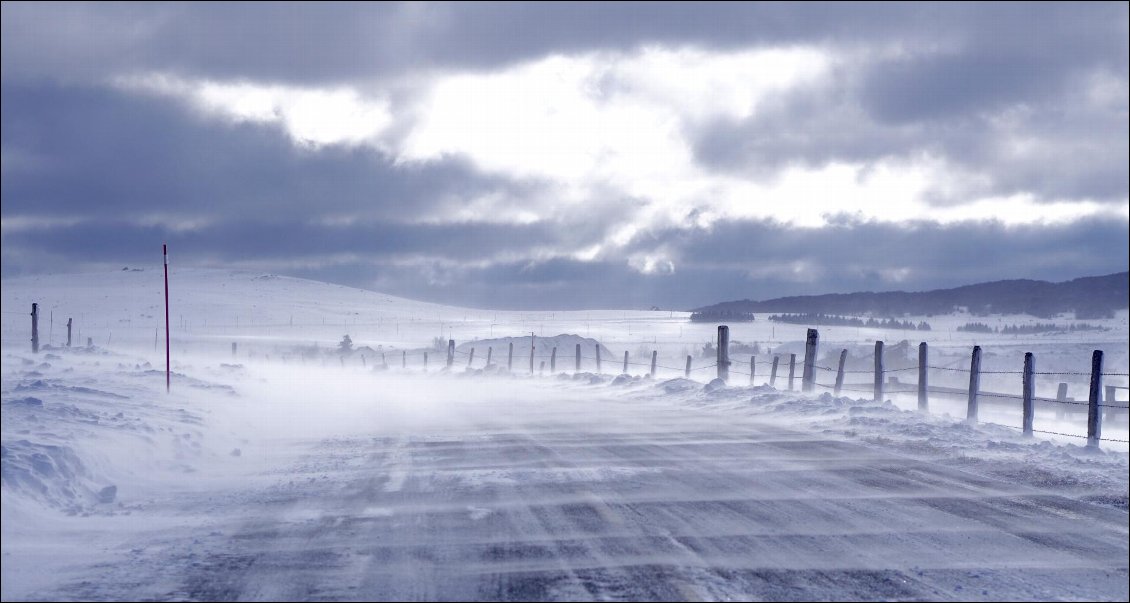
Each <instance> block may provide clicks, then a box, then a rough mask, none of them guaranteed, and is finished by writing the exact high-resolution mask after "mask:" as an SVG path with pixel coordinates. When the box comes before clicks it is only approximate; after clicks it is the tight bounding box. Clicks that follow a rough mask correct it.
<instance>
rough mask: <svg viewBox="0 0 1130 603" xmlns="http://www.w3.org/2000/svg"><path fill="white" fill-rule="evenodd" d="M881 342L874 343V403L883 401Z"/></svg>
mask: <svg viewBox="0 0 1130 603" xmlns="http://www.w3.org/2000/svg"><path fill="white" fill-rule="evenodd" d="M885 378H886V377H885V376H884V375H883V342H882V341H876V342H875V401H876V402H882V401H883V379H885Z"/></svg>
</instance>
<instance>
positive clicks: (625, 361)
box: [622, 350, 628, 375]
mask: <svg viewBox="0 0 1130 603" xmlns="http://www.w3.org/2000/svg"><path fill="white" fill-rule="evenodd" d="M622 374H624V375H627V374H628V350H624V371H623V373H622Z"/></svg>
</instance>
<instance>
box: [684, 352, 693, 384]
mask: <svg viewBox="0 0 1130 603" xmlns="http://www.w3.org/2000/svg"><path fill="white" fill-rule="evenodd" d="M683 378H684V379H690V378H691V355H690V354H687V368H686V370H684V371H683Z"/></svg>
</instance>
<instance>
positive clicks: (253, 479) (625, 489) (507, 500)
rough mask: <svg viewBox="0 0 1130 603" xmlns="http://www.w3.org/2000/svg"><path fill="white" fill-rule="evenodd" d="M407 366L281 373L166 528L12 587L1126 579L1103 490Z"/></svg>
mask: <svg viewBox="0 0 1130 603" xmlns="http://www.w3.org/2000/svg"><path fill="white" fill-rule="evenodd" d="M430 381H433V382H435V383H439V384H440V385H439V386H426V385H420V384H419V383H417V384H415V385H412V384H409V385H407V386H406V385H404V384H401V385H400V386H398V387H393V388H389V389H387V390H386V391H385V392H384V393H383V394H379V395H372V396H367V397H368V398H370V399H371V401H372V402H371V404H370V405H368V406H367V407H366V408H365V409H363V410H358V409H357V408H356V407H351V409H352V410H350V411H348V412H345V415H348V416H346V417H344V420H345V422H348V423H349V428H348V429H344V430H342V429H334V428H332V427H333V426H331V425H328V424H325V423H318V420H315V419H314V418H313V417H314V416H315V413H313V412H311V411H309V410H302V409H299V408H298V407H296V406H291V405H290V400H291V399H298V398H301V397H304V396H306V395H308V394H309V393H310V392H308V391H303V390H302V387H301V386H300V385H299V386H296V388H294V389H293V390H292V391H288V392H287V393H286V394H285V395H281V394H279V395H280V397H279V398H278V399H277V401H276V403H277V404H278V405H279V407H280V408H282V409H283V410H282V411H281V415H282V416H281V418H276V419H275V420H276V421H278V422H280V423H283V424H286V425H287V426H288V427H286V428H277V429H274V430H273V431H272V433H273V435H272V437H271V439H270V440H263V441H259V442H258V443H249V444H248V445H247V448H246V451H245V455H244V456H245V458H247V459H248V462H249V467H250V466H252V465H254V466H255V467H256V469H255V475H253V476H252V475H249V476H248V479H246V480H242V481H234V482H226V483H228V484H229V485H228V486H225V487H224V488H222V489H214V488H212V489H205V490H199V491H195V492H186V493H182V494H180V495H178V496H177V497H175V498H168V499H166V500H164V501H157V502H155V503H154V504H152V505H150V506H148V507H146V508H145V509H144V510H141V511H139V512H138V513H135V514H134V521H139V522H141V523H142V524H144V519H143V518H145V517H150V518H156V517H165V518H170V517H172V518H175V520H173V521H172V523H179V525H181V527H180V528H179V529H170V528H168V527H166V526H164V525H163V524H162V522H160V521H155V522H154V523H153V527H152V528H147V527H142V528H136V529H134V530H133V531H131V532H130V533H129V535H128V537H121V539H120V541H115V544H113V545H112V546H111V547H109V548H111V549H112V550H113V554H112V555H110V556H108V557H105V558H100V559H98V560H97V562H92V563H91V565H90V566H89V567H88V568H85V569H81V570H75V569H74V568H71V571H72V573H73V574H74V575H77V576H83V577H84V579H72V580H69V581H67V582H66V583H65V584H62V585H57V587H53V588H50V589H47V590H43V591H39V592H36V593H31V594H33V595H34V596H37V597H46V596H51V597H62V598H83V599H148V598H158V599H195V600H221V599H226V600H234V599H249V600H288V599H291V600H295V599H297V600H311V599H317V600H325V599H359V600H366V599H368V600H420V599H427V600H476V599H510V600H546V599H569V600H576V599H598V600H641V599H658V600H699V599H702V600H716V599H723V600H724V599H742V600H758V599H794V600H800V599H807V600H820V599H911V600H922V599H928V600H986V599H989V600H992V599H1013V600H1014V599H1036V600H1046V599H1076V600H1078V599H1084V600H1118V599H1121V600H1125V599H1126V598H1127V593H1128V587H1127V575H1128V573H1127V565H1128V561H1127V533H1128V526H1127V514H1126V512H1125V510H1124V509H1118V508H1112V507H1109V506H1100V505H1095V504H1090V503H1086V502H1080V501H1078V500H1076V499H1075V498H1073V497H1069V496H1063V495H1061V494H1060V493H1057V492H1052V491H1046V490H1040V489H1036V488H1033V487H1031V486H1026V485H1021V484H1017V483H1010V482H1006V481H998V480H995V479H991V478H986V477H980V476H977V475H976V474H973V473H968V472H964V471H960V470H957V469H954V468H952V467H947V466H943V465H941V464H936V463H931V462H928V461H922V460H914V459H911V458H907V457H904V456H899V455H896V454H892V453H890V452H888V451H885V450H883V449H881V448H878V447H873V446H864V445H860V444H857V443H854V442H850V441H844V440H843V438H836V437H832V436H826V435H822V434H814V433H808V432H804V431H789V430H784V429H782V428H781V427H780V426H774V425H770V424H768V423H766V422H763V421H760V420H758V419H757V418H755V417H748V416H735V414H734V413H727V412H719V411H718V410H717V409H712V408H708V407H695V406H693V405H687V404H679V403H676V402H674V401H673V400H672V399H671V398H670V397H667V396H658V395H653V394H651V393H649V392H652V391H654V389H655V388H652V387H647V388H639V389H634V390H633V389H630V388H629V389H624V388H616V387H608V386H607V385H601V386H590V385H587V384H584V385H579V384H575V383H573V382H567V383H555V382H553V381H551V380H548V379H547V380H541V381H540V382H525V381H523V380H514V381H511V380H507V379H490V380H469V379H453V378H440V379H435V380H430ZM431 387H435V389H434V390H430V389H427V388H431ZM252 393H253V392H252ZM421 394H426V395H421ZM313 402H314V406H317V401H313ZM326 404H330V403H329V402H326ZM288 409H289V410H288ZM288 412H289V413H290V414H289V415H288V414H287V413H288ZM338 412H342V407H340V406H338V407H332V408H324V412H321V413H318V414H319V415H321V419H319V420H321V421H325V420H327V419H326V417H325V416H324V415H326V414H331V413H338ZM256 416H257V415H256V414H255V413H251V412H249V413H248V414H247V416H246V417H245V418H246V419H248V420H250V421H255V420H256ZM307 423H309V424H307ZM314 423H318V424H314ZM329 432H338V433H344V435H338V436H333V437H329V436H327V435H326V434H327V433H329ZM256 455H260V456H263V457H270V459H271V460H269V461H268V460H265V461H262V462H260V463H258V464H253V463H251V462H250V457H254V456H256ZM187 525H191V526H192V527H191V529H189V528H186V527H184V526H187ZM5 563H8V561H7V560H6V561H5ZM25 594H28V593H25Z"/></svg>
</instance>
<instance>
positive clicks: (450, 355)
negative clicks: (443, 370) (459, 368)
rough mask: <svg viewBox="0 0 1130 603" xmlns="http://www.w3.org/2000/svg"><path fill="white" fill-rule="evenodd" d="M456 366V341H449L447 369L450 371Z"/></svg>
mask: <svg viewBox="0 0 1130 603" xmlns="http://www.w3.org/2000/svg"><path fill="white" fill-rule="evenodd" d="M452 364H455V340H454V339H448V340H447V368H448V369H449V370H450V369H451V365H452Z"/></svg>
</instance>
